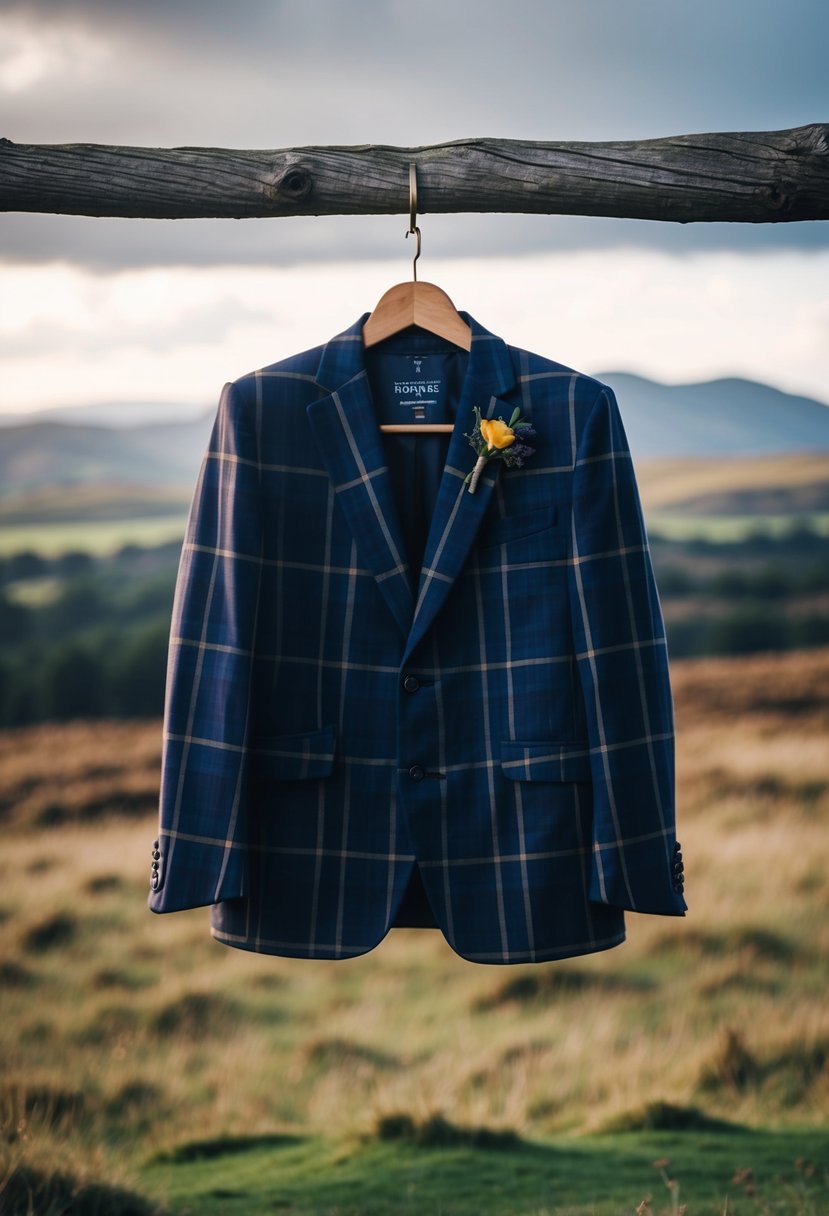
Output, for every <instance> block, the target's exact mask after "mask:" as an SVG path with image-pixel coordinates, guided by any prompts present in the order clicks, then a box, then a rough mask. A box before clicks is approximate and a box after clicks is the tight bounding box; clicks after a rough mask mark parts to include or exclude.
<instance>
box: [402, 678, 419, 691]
mask: <svg viewBox="0 0 829 1216" xmlns="http://www.w3.org/2000/svg"><path fill="white" fill-rule="evenodd" d="M403 687H404V688H405V690H406V692H417V690H418V688H420V680H418V678H417V676H406V679H405V680H404V681H403Z"/></svg>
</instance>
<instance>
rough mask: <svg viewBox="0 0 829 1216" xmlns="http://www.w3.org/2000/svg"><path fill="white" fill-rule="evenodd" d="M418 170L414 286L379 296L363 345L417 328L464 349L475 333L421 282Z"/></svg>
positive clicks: (412, 177)
mask: <svg viewBox="0 0 829 1216" xmlns="http://www.w3.org/2000/svg"><path fill="white" fill-rule="evenodd" d="M416 221H417V171H416V169H415V166H414V165H413V164H411V165H409V230H408V232H407V233H406V236H408V235H409V233H414V235H415V237H416V238H417V250H416V252H415V256H414V261H413V263H412V281H411V283H397V284H395V286H394V287H390V288H389V290H388V291H387V292H386V293H385V294H384V295H383V296H381V297H380V300H379V301H378V303H377V306H376V308H375V309H374V312H373V313H372V314H371V316H369V317H368V319H367V320H366V322H365V324H364V325H363V346H365V347H369V346H374V345H375V344H376V343H377V342H382V341H383V340H384V339H385V338H390V337H391V335H392V334H396V333H399V332H400V331H401V330H403V329H408V327H409V326H410V325H416V326H417V327H418V328H419V329H425V330H428V332H429V333H432V334H437V335H438V337H441V338H446V340H447V341H449V342H453V343H454V344H455V346H459V347H461V349H462V350H469V348H470V347H471V345H472V331H471V329H470V328H469V326H468V325H467V323H466V321H464V319H463V317H462V316H461V315H460V313H459V312H458V310H457V309H456V308H455V305H454V304H453V303H452V301H451V300H450V299H449V297H448V295H447V294H446V292H445V291H442V290H441V288H440V287H436V286H435V284H434V283H418V281H417V259H418V258H419V257H420V229H419V228H418V226H417V222H416ZM380 430H381V431H395V432H397V433H398V434H403V435H422V434H424V433H427V432H428V433H432V434H434V433H435V432H438V431H441V432H446V431H452V430H454V423H452V422H421V423H419V424H409V423H399V422H385V423H382V424H381V426H380Z"/></svg>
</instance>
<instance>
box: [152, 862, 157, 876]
mask: <svg viewBox="0 0 829 1216" xmlns="http://www.w3.org/2000/svg"><path fill="white" fill-rule="evenodd" d="M157 869H158V862H157V861H154V862H153V874H155V872H156V870H157Z"/></svg>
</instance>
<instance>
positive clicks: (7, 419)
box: [0, 401, 216, 429]
mask: <svg viewBox="0 0 829 1216" xmlns="http://www.w3.org/2000/svg"><path fill="white" fill-rule="evenodd" d="M205 412H206V407H205V406H204V405H186V404H183V403H182V402H180V401H109V402H100V403H99V404H98V405H63V406H60V405H58V406H51V407H50V408H48V409H44V410H34V411H31V412H29V413H28V414H0V429H2V428H4V427H10V426H27V425H29V424H31V423H35V422H66V423H68V424H69V425H70V426H77V425H78V424H80V425H82V426H106V427H118V428H119V429H120V428H122V427H130V426H142V425H144V423H147V422H155V423H161V424H164V423H167V422H187V421H190V420H192V419H195V418H201V417H203V416H204V415H205ZM215 412H216V411H215V407H213V408H212V409H211V410H210V413H211V414H215Z"/></svg>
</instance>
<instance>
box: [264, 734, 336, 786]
mask: <svg viewBox="0 0 829 1216" xmlns="http://www.w3.org/2000/svg"><path fill="white" fill-rule="evenodd" d="M336 741H337V726H336V723H333V722H331V723H328V725H326V726H321V727H319V728H318V729H317V730H308V731H300V732H298V733H296V734H291V735H255V736H253V738H251V740H250V744H249V748H248V751H249V759H250V772H251V776H253V777H256V778H260V779H263V780H271V781H302V780H306V779H308V778H311V777H327V776H328V775H329V773H330V772H331V769H332V768H333V766H334V754H335V751H336Z"/></svg>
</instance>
